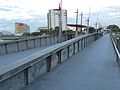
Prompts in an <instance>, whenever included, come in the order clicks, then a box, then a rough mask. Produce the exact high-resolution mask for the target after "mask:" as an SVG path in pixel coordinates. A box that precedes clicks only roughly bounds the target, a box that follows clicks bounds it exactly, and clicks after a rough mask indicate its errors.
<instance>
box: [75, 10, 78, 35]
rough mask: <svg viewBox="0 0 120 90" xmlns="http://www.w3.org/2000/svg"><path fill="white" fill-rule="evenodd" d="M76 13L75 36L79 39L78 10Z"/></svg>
mask: <svg viewBox="0 0 120 90" xmlns="http://www.w3.org/2000/svg"><path fill="white" fill-rule="evenodd" d="M75 13H76V32H75V36H76V37H77V36H78V9H77V12H75Z"/></svg>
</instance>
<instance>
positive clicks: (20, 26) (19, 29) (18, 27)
mask: <svg viewBox="0 0 120 90" xmlns="http://www.w3.org/2000/svg"><path fill="white" fill-rule="evenodd" d="M24 33H30V27H29V26H28V25H27V24H25V23H15V35H17V36H20V35H22V34H24Z"/></svg>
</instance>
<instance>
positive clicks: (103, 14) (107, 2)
mask: <svg viewBox="0 0 120 90" xmlns="http://www.w3.org/2000/svg"><path fill="white" fill-rule="evenodd" d="M62 1H63V3H62V6H63V7H62V8H63V9H66V10H67V13H68V23H75V16H76V14H75V12H76V10H77V9H79V14H80V12H83V14H84V16H83V24H86V19H87V17H88V13H89V8H90V7H91V17H90V25H91V26H95V23H96V21H97V16H98V22H99V23H101V25H103V26H104V25H105V26H106V25H109V24H117V25H119V26H120V0H69V1H68V0H62ZM59 2H60V0H0V31H10V32H12V33H14V30H15V28H14V27H15V25H14V24H15V22H23V23H26V24H28V25H29V26H30V28H31V31H32V32H33V31H36V30H37V27H40V26H47V12H48V10H49V9H56V8H58V7H59ZM79 22H80V19H79Z"/></svg>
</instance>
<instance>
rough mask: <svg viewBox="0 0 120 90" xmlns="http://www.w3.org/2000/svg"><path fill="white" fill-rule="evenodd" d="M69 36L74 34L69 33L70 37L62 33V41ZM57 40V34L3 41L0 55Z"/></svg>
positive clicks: (52, 42) (45, 44)
mask: <svg viewBox="0 0 120 90" xmlns="http://www.w3.org/2000/svg"><path fill="white" fill-rule="evenodd" d="M70 38H74V35H71V37H68V35H63V36H62V41H66V40H68V39H70ZM57 42H58V37H57V36H42V37H32V38H29V39H21V40H16V41H11V42H7V43H4V42H3V43H0V55H3V54H9V53H14V52H19V51H24V50H28V49H32V48H38V47H42V46H47V45H50V44H56V43H57Z"/></svg>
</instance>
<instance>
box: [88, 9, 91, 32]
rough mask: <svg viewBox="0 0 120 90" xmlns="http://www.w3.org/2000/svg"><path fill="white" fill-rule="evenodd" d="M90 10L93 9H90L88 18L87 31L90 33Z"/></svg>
mask: <svg viewBox="0 0 120 90" xmlns="http://www.w3.org/2000/svg"><path fill="white" fill-rule="evenodd" d="M90 11H91V8H90V9H89V16H88V19H87V33H88V34H89V23H90Z"/></svg>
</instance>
